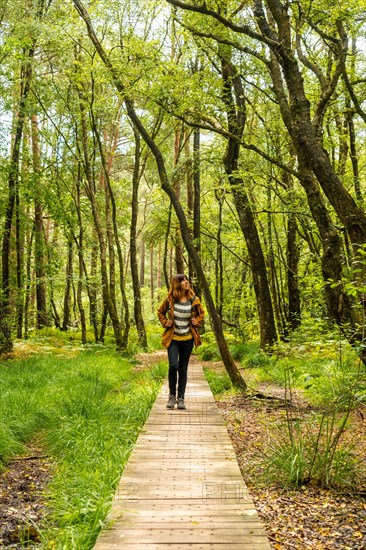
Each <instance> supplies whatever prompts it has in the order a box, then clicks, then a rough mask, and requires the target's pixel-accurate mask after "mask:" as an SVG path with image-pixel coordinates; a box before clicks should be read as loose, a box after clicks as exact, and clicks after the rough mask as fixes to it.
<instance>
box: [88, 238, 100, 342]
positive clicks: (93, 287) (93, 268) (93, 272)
mask: <svg viewBox="0 0 366 550" xmlns="http://www.w3.org/2000/svg"><path fill="white" fill-rule="evenodd" d="M97 240H98V238H97V235H96V231H95V230H93V232H92V250H91V257H90V281H89V283H87V285H88V296H89V316H90V324H91V325H92V327H93V330H94V340H95V342H99V330H98V308H97V286H98V285H97V283H96V279H97V272H98V242H97ZM84 271H85V274H86V269H85V268H84Z"/></svg>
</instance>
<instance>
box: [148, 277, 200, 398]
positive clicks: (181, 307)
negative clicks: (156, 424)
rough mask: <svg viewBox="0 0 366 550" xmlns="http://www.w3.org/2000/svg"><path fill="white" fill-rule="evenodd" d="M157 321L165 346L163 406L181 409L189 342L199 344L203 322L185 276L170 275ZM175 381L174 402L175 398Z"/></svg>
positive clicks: (189, 353)
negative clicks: (166, 369) (166, 383)
mask: <svg viewBox="0 0 366 550" xmlns="http://www.w3.org/2000/svg"><path fill="white" fill-rule="evenodd" d="M158 317H159V321H160V322H161V324H162V325H163V327H164V328H165V331H164V334H163V338H162V344H163V346H164V347H165V348H167V349H168V360H169V399H168V403H167V409H174V406H175V404H176V403H177V404H178V409H185V408H186V406H185V404H184V393H185V389H186V385H187V369H188V362H189V358H190V356H191V353H192V349H193V345H195V346H196V347H197V346H199V345H200V344H201V338H200V335H199V333H198V330H197V328H198V327H199V326H200V324H201V323H202V321H203V317H204V311H203V308H202V305H201V302H200V301H199V299H198V298H197V297H196V296H195V295H194V293H193V290H192V289H191V287H190V284H189V281H188V279H187V277H186V276H185V275H183V274H178V275H174V276H173V277H172V280H171V283H170V288H169V292H168V296H167V297H166V298H165V300H164V301H163V303H162V304H161V306H160V307H159V309H158ZM177 382H178V401H177Z"/></svg>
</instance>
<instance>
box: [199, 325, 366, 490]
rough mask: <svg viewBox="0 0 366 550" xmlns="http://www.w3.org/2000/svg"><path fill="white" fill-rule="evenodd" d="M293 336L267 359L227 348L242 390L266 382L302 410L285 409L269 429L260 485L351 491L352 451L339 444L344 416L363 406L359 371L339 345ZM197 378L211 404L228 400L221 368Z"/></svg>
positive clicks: (365, 384)
mask: <svg viewBox="0 0 366 550" xmlns="http://www.w3.org/2000/svg"><path fill="white" fill-rule="evenodd" d="M300 336H301V338H297V339H296V338H294V339H293V340H292V341H291V342H288V343H286V344H285V343H279V344H278V345H277V346H276V347H275V348H274V349H273V350H272V353H271V354H266V353H264V352H262V351H261V350H259V348H258V345H257V344H256V343H251V342H232V343H231V344H230V348H231V351H232V354H233V356H234V357H235V359H236V361H237V362H240V363H241V366H242V367H244V368H243V370H242V373H243V377H244V379H245V380H246V382H247V383H248V384H249V386H250V387H252V388H253V389H254V388H255V386H256V385H258V384H259V383H261V382H270V383H272V384H274V385H277V386H280V387H282V388H286V389H287V390H288V391H287V395H289V393H290V390H291V391H294V390H298V393H300V395H301V394H302V395H303V396H304V398H305V402H307V404H308V406H307V407H306V408H303V409H302V408H301V407H300V408H299V409H296V407H295V408H294V406H289V407H286V411H284V412H285V414H284V416H283V418H282V421H280V422H279V421H278V419H277V421H276V426H273V425H270V429H269V432H268V437H267V438H266V445H265V448H264V449H263V456H262V459H261V464H262V471H263V481H264V482H265V483H267V482H273V481H275V482H276V483H280V484H282V485H283V486H284V487H291V486H292V487H299V486H302V485H306V484H316V485H322V486H324V487H341V488H346V489H347V490H354V489H355V487H357V483H358V482H359V480H360V471H361V467H360V466H361V464H360V460H359V457H358V454H357V452H358V453H359V449H358V451H357V449H356V446H357V445H356V442H355V445H354V446H353V444H352V443H350V440H349V437H343V436H344V433H345V430H346V428H347V425H348V423H349V422H351V419H350V415H351V412H352V411H353V410H354V409H355V408H357V407H359V406H361V405H362V404H365V402H366V368H365V365H363V364H362V363H361V362H360V360H359V358H358V357H357V355H356V353H355V351H354V350H352V349H351V347H350V346H349V345H348V344H347V343H346V342H343V341H337V340H336V339H335V338H334V339H332V338H330V337H327V339H324V340H323V341H317V340H315V339H312V340H311V341H308V340H307V339H305V338H304V334H301V335H300ZM210 345H212V344H210ZM205 375H206V378H207V380H208V382H209V384H210V387H211V390H212V392H213V393H214V394H215V396H216V397H217V398H218V399H221V398H225V397H226V396H227V395H228V392H230V393H231V394H232V393H233V389H232V388H231V384H230V380H229V377H228V375H227V373H226V372H225V370H224V369H223V368H222V369H220V368H218V366H217V365H215V366H212V367H210V364H209V363H207V364H206V365H205ZM267 392H268V393H270V389H268V390H267ZM267 392H266V393H267ZM264 406H266V404H265V402H264ZM309 411H311V412H309Z"/></svg>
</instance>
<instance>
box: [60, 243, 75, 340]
mask: <svg viewBox="0 0 366 550" xmlns="http://www.w3.org/2000/svg"><path fill="white" fill-rule="evenodd" d="M67 249H68V255H67V265H66V285H65V293H64V312H63V319H62V325H61V330H63V331H67V330H68V328H69V327H70V326H71V285H72V278H73V246H72V238H71V236H69V238H68V241H67Z"/></svg>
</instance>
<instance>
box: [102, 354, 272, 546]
mask: <svg viewBox="0 0 366 550" xmlns="http://www.w3.org/2000/svg"><path fill="white" fill-rule="evenodd" d="M188 375H189V376H188V386H187V392H186V405H187V410H177V409H174V410H168V409H166V402H167V397H168V386H167V383H165V384H164V386H163V388H162V390H161V392H160V395H159V396H158V398H157V400H156V402H155V404H154V406H153V408H152V409H151V412H150V416H149V418H148V420H147V422H146V423H145V426H144V428H143V431H142V432H141V434H140V435H139V438H138V440H137V443H136V445H135V447H134V449H133V451H132V454H131V456H130V459H129V461H128V463H127V465H126V467H125V469H124V472H123V475H122V477H121V480H120V484H119V487H118V489H117V492H116V495H115V499H114V502H113V506H112V510H111V513H110V518H109V519H110V524H109V528H108V529H107V530H105V531H103V532H102V533H101V535H100V536H99V538H98V540H97V543H96V545H95V547H94V549H95V550H112V549H114V548H120V549H123V550H168V549H170V548H171V549H174V550H190V549H192V550H226V549H228V548H230V550H239V549H240V550H270V544H269V542H268V539H267V536H266V534H265V531H264V529H263V526H262V525H261V523H260V521H259V518H258V516H257V512H256V510H255V507H254V504H253V501H252V499H251V497H250V495H249V494H248V491H247V488H246V486H245V484H244V482H243V478H242V476H241V473H240V470H239V466H238V463H237V461H236V457H235V453H234V450H233V448H232V445H231V441H230V439H229V436H228V433H227V430H226V428H225V425H224V423H223V420H222V417H221V414H220V412H219V410H218V408H217V406H216V404H215V401H214V399H213V396H212V393H211V391H210V388H209V386H208V384H207V382H206V380H205V378H204V375H203V372H202V367H201V366H200V365H199V364H198V363H195V362H192V363H191V364H190V366H189V369H188Z"/></svg>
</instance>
